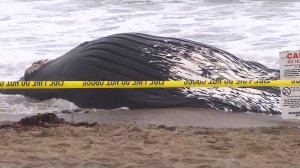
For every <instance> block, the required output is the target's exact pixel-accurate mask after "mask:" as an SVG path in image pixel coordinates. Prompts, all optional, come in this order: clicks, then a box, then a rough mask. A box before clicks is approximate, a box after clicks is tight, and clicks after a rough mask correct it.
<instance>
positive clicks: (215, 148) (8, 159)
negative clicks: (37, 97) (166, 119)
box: [0, 113, 300, 168]
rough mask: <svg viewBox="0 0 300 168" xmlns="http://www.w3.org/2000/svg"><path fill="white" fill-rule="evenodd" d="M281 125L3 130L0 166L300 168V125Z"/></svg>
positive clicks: (63, 126) (101, 125)
mask: <svg viewBox="0 0 300 168" xmlns="http://www.w3.org/2000/svg"><path fill="white" fill-rule="evenodd" d="M175 114H176V113H175ZM200 114H201V113H200ZM204 114H205V113H204ZM86 115H87V116H88V114H86ZM93 115H95V114H93ZM164 115H166V114H164ZM241 116H244V118H248V117H246V116H247V114H244V115H241ZM248 116H249V115H248ZM179 117H180V116H179ZM202 117H205V116H203V115H202ZM240 118H243V117H240ZM81 119H82V118H81ZM214 122H217V121H214ZM4 123H8V122H2V125H3V124H4ZM183 123H184V121H183ZM277 124H278V125H276V126H258V127H240V128H230V126H229V127H226V128H225V127H216V128H212V127H205V126H201V125H199V126H165V125H159V124H146V123H144V124H141V123H133V122H129V121H122V122H111V123H110V122H109V121H107V123H100V122H99V123H98V124H96V125H94V126H92V127H86V126H80V127H79V126H71V125H68V124H58V125H52V126H47V127H42V126H20V127H11V128H2V129H0V138H1V141H0V167H97V168H98V167H110V168H113V167H122V168H134V167H151V168H152V167H170V168H171V167H178V168H179V167H182V168H185V167H193V168H196V167H197V168H224V167H228V168H234V167H243V168H250V167H253V168H254V167H255V168H257V167H272V168H273V167H274V168H282V167H285V168H288V167H290V168H297V167H300V160H299V154H300V141H299V139H300V127H299V126H300V124H299V122H284V121H283V122H278V123H277Z"/></svg>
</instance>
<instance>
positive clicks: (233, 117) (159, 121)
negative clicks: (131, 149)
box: [0, 108, 300, 128]
mask: <svg viewBox="0 0 300 168" xmlns="http://www.w3.org/2000/svg"><path fill="white" fill-rule="evenodd" d="M85 111H90V112H88V113H86V112H74V113H59V114H57V116H58V117H60V118H63V119H65V120H66V121H68V122H72V119H73V122H75V123H78V122H88V123H94V122H97V123H103V124H117V123H135V124H138V125H151V124H153V125H166V126H179V127H184V126H192V127H210V128H250V127H271V126H280V125H282V124H284V123H290V124H300V120H283V119H281V116H269V115H266V114H258V113H236V112H225V111H217V110H210V109H201V108H157V109H138V110H100V109H99V110H85ZM91 111H93V112H91ZM30 115H35V114H0V122H1V121H2V122H3V121H18V120H20V119H21V118H24V117H26V116H30Z"/></svg>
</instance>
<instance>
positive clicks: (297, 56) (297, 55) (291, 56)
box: [287, 53, 300, 59]
mask: <svg viewBox="0 0 300 168" xmlns="http://www.w3.org/2000/svg"><path fill="white" fill-rule="evenodd" d="M287 58H288V59H300V53H288V54H287Z"/></svg>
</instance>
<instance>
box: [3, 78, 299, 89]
mask: <svg viewBox="0 0 300 168" xmlns="http://www.w3.org/2000/svg"><path fill="white" fill-rule="evenodd" d="M267 86H300V80H180V81H0V89H72V88H73V89H75V88H77V89H87V88H99V89H100V88H177V87H267Z"/></svg>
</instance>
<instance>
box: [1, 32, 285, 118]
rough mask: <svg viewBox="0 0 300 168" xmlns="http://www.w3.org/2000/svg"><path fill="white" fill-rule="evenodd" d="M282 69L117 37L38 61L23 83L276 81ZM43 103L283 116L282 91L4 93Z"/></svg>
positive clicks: (209, 50)
mask: <svg viewBox="0 0 300 168" xmlns="http://www.w3.org/2000/svg"><path fill="white" fill-rule="evenodd" d="M278 77H279V71H278V70H273V69H268V68H267V67H265V66H263V65H261V64H259V63H256V62H249V61H243V60H241V59H239V58H237V57H235V56H233V55H231V54H230V53H228V52H225V51H223V50H220V49H218V48H215V47H212V46H209V45H206V44H202V43H198V42H194V41H189V40H183V39H176V38H166V37H157V36H150V35H146V34H139V33H127V34H116V35H111V36H107V37H103V38H99V39H97V40H93V41H89V42H85V43H82V44H80V45H79V46H77V47H76V48H74V49H72V50H71V51H69V52H68V53H66V54H65V55H63V56H61V57H59V58H57V59H55V60H52V61H50V62H44V61H41V62H38V63H35V64H33V66H32V67H31V68H29V69H27V70H26V73H25V75H24V76H23V77H22V78H21V80H31V81H41V80H54V81H55V80H64V81H72V80H75V81H78V80H110V81H121V80H210V79H237V80H243V79H278ZM1 92H2V93H6V94H21V95H24V96H28V97H31V98H36V99H40V100H45V99H50V98H62V99H66V100H69V101H71V102H73V103H75V104H76V105H77V106H79V107H82V108H102V109H112V108H119V107H129V108H131V109H134V108H153V107H179V106H181V107H201V108H212V109H220V110H226V111H237V112H245V111H252V112H262V113H268V114H280V109H279V105H280V100H279V89H278V88H176V89H63V90H59V89H57V90H56V89H46V90H25V89H24V90H2V91H1Z"/></svg>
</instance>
